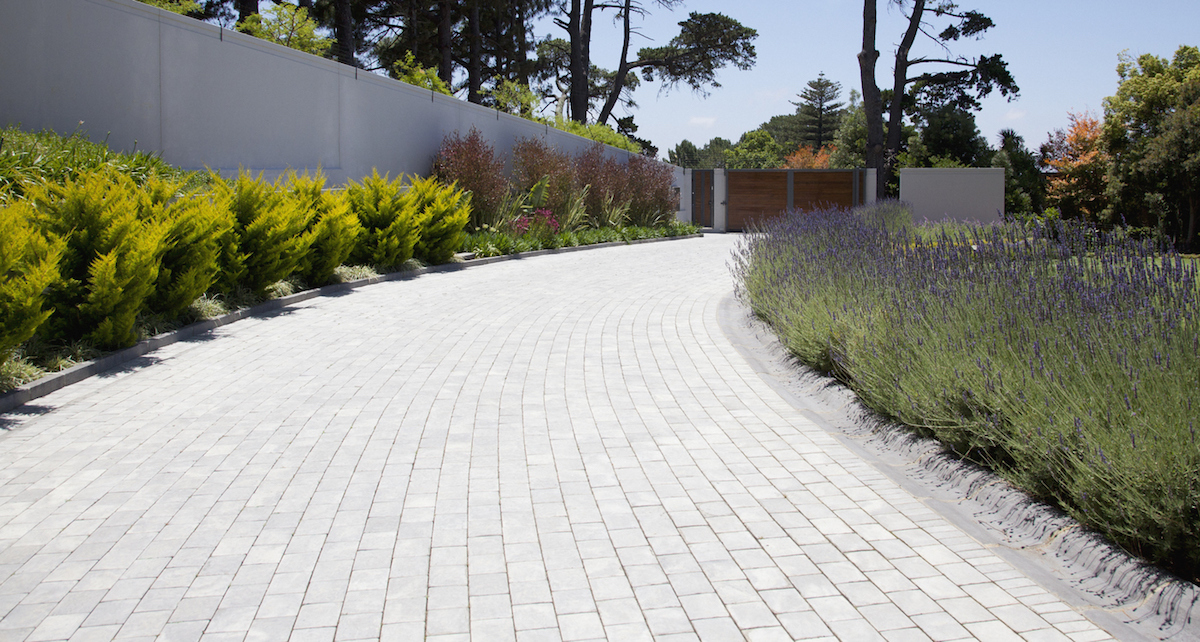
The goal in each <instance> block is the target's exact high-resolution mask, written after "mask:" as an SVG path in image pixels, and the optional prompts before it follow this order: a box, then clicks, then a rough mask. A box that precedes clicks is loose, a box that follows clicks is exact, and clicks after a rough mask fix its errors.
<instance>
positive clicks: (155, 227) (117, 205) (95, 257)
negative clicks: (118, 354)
mask: <svg viewBox="0 0 1200 642" xmlns="http://www.w3.org/2000/svg"><path fill="white" fill-rule="evenodd" d="M28 194H29V197H30V200H31V201H32V202H33V203H34V204H35V206H36V210H37V213H36V221H37V223H38V224H39V225H40V226H41V227H42V228H43V229H44V230H46V231H47V232H48V233H50V234H54V235H57V236H61V237H63V238H65V239H66V247H65V250H64V252H63V258H62V262H61V273H62V279H61V280H60V281H59V283H58V284H57V285H56V286H55V287H53V288H51V290H50V301H51V303H52V304H53V305H54V307H55V309H56V311H57V314H56V315H55V316H54V317H52V318H51V319H50V320H49V322H48V323H47V324H46V325H47V327H48V329H49V330H50V332H49V335H50V338H52V339H59V340H75V339H80V338H83V339H87V340H90V341H92V342H93V343H95V344H96V345H97V346H98V347H100V348H106V349H116V348H123V347H126V346H129V345H132V344H133V343H134V342H135V341H136V339H137V338H136V336H135V335H134V329H133V327H134V322H135V321H136V320H137V316H138V314H140V313H141V312H142V311H143V309H144V308H145V304H146V300H147V299H148V298H149V297H150V295H151V294H152V293H153V292H154V287H155V284H156V282H157V280H158V268H159V259H160V258H161V256H162V253H163V251H164V250H165V247H166V244H165V242H164V241H165V238H166V231H167V226H166V225H165V224H164V223H163V222H161V221H157V220H143V219H142V218H141V217H140V216H139V210H140V205H141V200H142V192H141V190H140V188H139V187H138V186H137V184H136V183H134V182H133V180H132V179H131V178H129V177H128V176H125V175H123V174H120V173H117V172H115V171H112V170H108V169H102V170H96V171H89V172H85V173H82V174H80V175H79V177H78V178H77V179H75V180H68V181H67V182H66V183H64V184H63V185H61V186H59V185H52V184H42V185H38V186H34V187H32V188H30V189H29V191H28Z"/></svg>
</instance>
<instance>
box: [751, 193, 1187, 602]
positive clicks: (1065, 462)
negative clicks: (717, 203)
mask: <svg viewBox="0 0 1200 642" xmlns="http://www.w3.org/2000/svg"><path fill="white" fill-rule="evenodd" d="M883 218H884V219H885V220H886V219H887V218H889V217H888V216H886V215H885V216H884V217H883ZM873 220H874V218H873V217H871V216H868V217H865V218H864V217H861V216H853V215H852V214H851V213H847V212H844V211H824V212H820V211H818V212H805V213H804V215H803V216H790V217H781V218H780V219H775V220H773V221H772V222H770V223H768V224H767V227H765V228H764V229H761V230H759V233H758V234H755V235H752V236H747V237H746V239H745V242H744V243H743V244H742V247H740V248H739V250H738V252H736V253H735V256H736V257H737V258H736V259H735V260H736V265H735V267H734V272H735V275H736V276H735V278H736V279H737V281H738V290H739V292H740V294H741V295H742V296H744V297H746V300H747V301H748V303H750V305H751V306H752V308H753V309H754V311H755V313H756V314H757V315H758V316H759V317H760V318H762V319H764V320H765V321H767V322H768V323H770V324H771V325H772V326H773V327H774V329H775V330H776V332H777V333H778V334H779V336H780V340H781V341H782V342H783V343H784V345H786V346H787V347H788V349H789V350H791V351H792V352H793V353H794V354H796V355H797V356H798V357H799V358H800V359H801V360H802V361H803V362H805V363H807V364H810V365H812V366H813V367H816V368H820V369H822V370H825V371H827V372H831V373H832V374H833V375H834V376H836V377H837V378H839V379H840V380H842V381H843V382H845V383H846V384H847V385H848V386H850V387H851V388H852V389H853V390H854V391H855V393H856V394H857V396H858V397H859V398H860V399H862V400H863V402H864V403H865V404H867V405H868V406H869V407H872V408H874V409H875V410H876V411H878V412H881V413H883V414H884V415H885V416H889V417H892V418H894V419H896V420H898V421H900V422H902V423H904V424H907V425H909V426H911V427H913V428H914V429H915V430H916V431H918V432H920V433H923V434H926V435H929V436H933V437H936V438H937V439H939V440H941V441H943V442H944V443H945V444H947V445H948V447H950V448H952V449H953V451H954V453H955V454H956V456H959V457H963V458H969V459H971V460H973V461H976V462H978V463H982V464H984V465H988V466H990V467H992V468H993V469H994V470H996V471H997V472H998V473H1000V474H1001V475H1003V476H1004V477H1005V478H1007V479H1009V480H1010V481H1012V482H1013V483H1014V484H1016V485H1017V486H1019V487H1021V488H1023V489H1025V490H1027V491H1029V492H1030V493H1032V494H1034V495H1035V496H1040V497H1042V498H1045V499H1048V500H1049V501H1051V502H1053V503H1055V504H1057V505H1058V506H1059V507H1061V508H1062V509H1063V510H1065V511H1066V512H1068V513H1069V514H1071V515H1072V516H1073V517H1075V518H1076V519H1078V520H1079V521H1080V522H1082V523H1083V525H1084V526H1085V527H1086V528H1089V529H1093V530H1095V531H1097V532H1100V533H1103V534H1104V535H1106V536H1108V537H1110V538H1112V539H1113V540H1114V541H1116V542H1117V543H1119V544H1121V545H1122V546H1125V547H1126V548H1127V550H1129V551H1131V552H1133V553H1134V554H1137V555H1141V556H1143V557H1145V558H1147V559H1149V560H1151V561H1154V562H1157V563H1160V564H1163V565H1166V566H1167V567H1168V568H1170V569H1171V570H1173V571H1175V572H1177V573H1179V574H1181V575H1182V576H1183V577H1184V578H1187V579H1193V580H1194V578H1196V577H1197V576H1198V575H1200V549H1197V547H1196V541H1197V537H1200V521H1197V519H1196V517H1197V513H1196V510H1197V508H1196V507H1197V502H1198V501H1200V447H1198V446H1197V442H1196V439H1197V437H1196V428H1197V426H1196V423H1198V422H1197V421H1196V420H1197V419H1200V416H1198V414H1200V406H1197V405H1196V404H1195V403H1194V401H1193V400H1194V399H1195V393H1194V388H1195V382H1196V381H1198V380H1200V350H1198V346H1200V341H1198V340H1197V335H1196V332H1195V328H1196V323H1197V319H1200V287H1198V283H1197V279H1198V278H1200V273H1198V272H1197V263H1196V262H1195V261H1188V260H1186V259H1183V258H1182V257H1180V256H1179V255H1175V254H1172V253H1166V254H1163V253H1160V251H1159V250H1158V246H1157V245H1156V244H1154V243H1152V242H1147V241H1139V240H1137V239H1133V238H1130V237H1129V236H1128V235H1125V234H1106V233H1101V232H1098V231H1097V230H1096V229H1094V228H1091V227H1088V226H1084V225H1080V224H1077V223H1076V224H1063V223H1058V222H1053V221H1045V222H1042V223H1041V224H1038V225H1030V226H1024V225H1019V224H1009V225H1003V226H993V227H987V228H978V227H967V228H965V229H960V230H958V231H957V232H955V231H946V230H943V231H940V232H937V233H935V234H932V235H926V234H924V233H922V228H923V227H924V226H920V227H918V228H915V229H907V228H901V229H899V230H898V231H897V232H889V231H886V230H884V229H881V227H880V226H879V225H878V224H877V223H874V222H873Z"/></svg>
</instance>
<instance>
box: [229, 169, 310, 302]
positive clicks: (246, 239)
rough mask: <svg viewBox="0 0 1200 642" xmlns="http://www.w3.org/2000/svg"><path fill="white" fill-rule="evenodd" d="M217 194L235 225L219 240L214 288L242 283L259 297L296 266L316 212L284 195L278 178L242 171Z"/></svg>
mask: <svg viewBox="0 0 1200 642" xmlns="http://www.w3.org/2000/svg"><path fill="white" fill-rule="evenodd" d="M218 198H220V199H222V200H223V201H224V202H226V203H227V204H228V205H227V206H228V208H229V210H230V211H231V212H232V213H233V215H234V218H235V226H234V229H233V230H232V232H231V233H230V234H227V235H226V236H225V238H224V239H223V240H222V247H221V278H220V279H219V281H218V283H217V289H218V291H221V292H226V293H232V292H234V291H236V290H237V289H238V288H239V287H241V288H245V289H246V290H249V291H250V292H251V293H253V294H254V295H255V296H260V297H261V296H263V295H265V294H266V291H267V288H268V287H269V286H270V285H271V284H273V283H275V282H276V281H280V280H283V279H285V278H287V277H289V276H291V274H292V273H293V272H294V271H295V270H296V268H297V267H299V265H300V261H301V260H302V259H303V258H304V254H305V253H306V252H307V251H308V247H309V244H310V243H311V242H312V238H313V237H312V236H311V235H308V234H305V232H306V231H307V230H308V226H309V223H310V222H311V221H312V218H313V214H314V213H313V212H312V211H311V210H310V209H309V208H308V207H306V206H305V204H304V203H302V202H301V201H300V199H296V198H287V195H286V194H285V193H284V191H283V189H282V186H281V184H280V183H276V184H274V185H273V184H271V183H267V182H266V181H264V180H263V179H262V176H261V175H260V176H259V177H258V178H251V177H250V175H249V174H247V173H245V172H242V173H240V174H238V177H237V179H236V180H235V181H234V182H233V185H232V186H224V185H222V186H220V187H219V190H218Z"/></svg>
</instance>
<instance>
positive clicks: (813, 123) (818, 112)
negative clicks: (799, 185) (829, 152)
mask: <svg viewBox="0 0 1200 642" xmlns="http://www.w3.org/2000/svg"><path fill="white" fill-rule="evenodd" d="M841 93H842V84H841V83H839V82H834V81H832V80H829V79H828V78H826V77H825V72H821V73H820V75H818V76H817V78H815V79H813V80H810V81H808V85H807V86H806V87H805V88H804V89H803V90H802V91H801V92H800V94H799V95H798V98H800V102H793V103H792V104H793V105H795V106H796V107H797V110H796V115H797V116H799V122H800V126H801V128H802V134H801V138H800V141H799V142H800V143H802V144H805V145H807V146H809V147H811V148H813V149H818V150H819V149H821V148H822V147H824V146H826V145H828V144H829V143H831V142H832V141H833V135H834V133H835V132H837V128H838V124H839V121H840V120H841V115H842V108H843V107H844V106H845V103H843V102H840V101H839V98H840V97H841Z"/></svg>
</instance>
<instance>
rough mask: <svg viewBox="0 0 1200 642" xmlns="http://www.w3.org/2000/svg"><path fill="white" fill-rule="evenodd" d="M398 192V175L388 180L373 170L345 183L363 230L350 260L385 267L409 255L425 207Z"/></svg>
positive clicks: (414, 242) (397, 262) (394, 264)
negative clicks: (357, 179) (356, 180)
mask: <svg viewBox="0 0 1200 642" xmlns="http://www.w3.org/2000/svg"><path fill="white" fill-rule="evenodd" d="M402 193H403V190H402V187H401V180H400V179H399V178H397V179H396V180H388V178H387V176H386V175H385V176H380V175H379V172H377V171H372V173H371V176H368V177H365V178H363V181H362V182H361V183H356V182H354V181H351V182H350V184H349V185H347V186H346V198H347V200H349V202H350V209H352V210H354V213H355V214H356V215H357V216H358V221H359V223H361V224H362V226H363V229H364V230H365V233H364V234H363V235H362V236H361V237H359V242H358V244H357V245H356V246H355V248H354V252H352V253H351V254H350V260H351V262H353V263H356V264H359V265H374V266H377V267H379V268H381V269H385V270H386V269H388V268H394V267H396V266H399V265H401V264H402V263H404V262H405V261H407V260H409V259H411V258H412V257H413V247H414V246H415V245H416V244H417V238H418V236H419V235H420V233H421V226H422V222H423V218H422V217H423V215H424V214H425V211H424V210H422V209H418V207H417V205H418V204H417V202H416V201H415V200H414V199H406V198H401V194H402Z"/></svg>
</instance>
